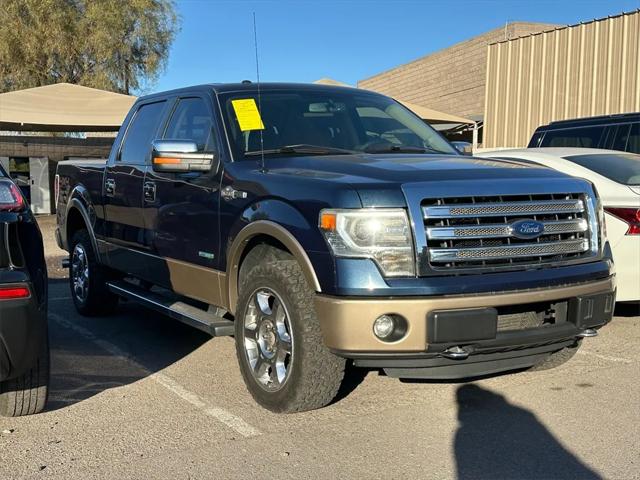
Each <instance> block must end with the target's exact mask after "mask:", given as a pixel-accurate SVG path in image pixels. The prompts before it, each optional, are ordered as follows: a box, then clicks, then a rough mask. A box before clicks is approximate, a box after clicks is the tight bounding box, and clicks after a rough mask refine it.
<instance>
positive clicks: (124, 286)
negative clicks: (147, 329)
mask: <svg viewBox="0 0 640 480" xmlns="http://www.w3.org/2000/svg"><path fill="white" fill-rule="evenodd" d="M107 287H109V290H110V291H111V292H113V293H115V294H116V295H118V296H120V297H124V298H126V299H128V300H131V301H132V302H136V303H139V304H141V305H143V306H145V307H148V308H150V309H152V310H155V311H156V312H160V313H162V314H164V315H167V316H169V317H171V318H173V319H175V320H179V321H180V322H182V323H186V324H187V325H189V326H191V327H195V328H197V329H198V330H202V331H203V332H206V333H208V334H209V335H212V336H214V337H224V336H229V335H233V333H234V326H233V322H232V321H231V320H227V319H226V318H223V317H221V316H219V315H216V314H215V313H211V312H207V311H205V310H202V309H200V308H197V307H194V306H192V305H189V304H188V303H184V302H181V301H176V300H175V299H171V298H167V296H165V295H162V294H160V293H156V292H152V291H149V290H146V289H144V288H140V287H138V286H136V285H132V284H131V283H129V282H125V281H115V282H108V283H107Z"/></svg>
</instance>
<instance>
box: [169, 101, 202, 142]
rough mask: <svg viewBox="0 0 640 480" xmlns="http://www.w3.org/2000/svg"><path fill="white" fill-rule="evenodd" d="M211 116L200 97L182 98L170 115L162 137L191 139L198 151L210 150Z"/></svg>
mask: <svg viewBox="0 0 640 480" xmlns="http://www.w3.org/2000/svg"><path fill="white" fill-rule="evenodd" d="M211 126H212V118H211V113H210V111H209V109H208V108H207V104H206V103H205V101H204V100H203V99H202V98H183V99H181V100H180V101H179V103H178V106H177V107H176V109H175V110H174V112H173V115H171V120H169V124H168V126H167V130H166V131H165V134H164V138H166V139H171V140H192V141H194V142H196V144H197V145H198V150H199V151H211V150H212V148H213V145H212V140H213V138H212V137H213V135H212V130H211Z"/></svg>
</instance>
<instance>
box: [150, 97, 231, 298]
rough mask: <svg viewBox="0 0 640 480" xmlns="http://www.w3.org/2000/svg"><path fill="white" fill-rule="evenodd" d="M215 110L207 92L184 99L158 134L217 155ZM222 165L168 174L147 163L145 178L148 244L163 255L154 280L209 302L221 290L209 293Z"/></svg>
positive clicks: (216, 254)
mask: <svg viewBox="0 0 640 480" xmlns="http://www.w3.org/2000/svg"><path fill="white" fill-rule="evenodd" d="M213 115H214V113H213V109H212V104H211V100H210V99H209V98H208V97H204V96H203V97H187V98H180V99H178V102H177V104H176V106H175V108H174V110H173V113H172V114H171V117H170V118H169V121H168V122H167V127H166V130H165V131H164V132H163V134H162V136H161V137H159V138H163V139H171V140H189V141H193V142H195V143H196V144H197V145H198V150H199V151H200V152H214V153H215V154H216V155H217V154H218V152H217V145H218V144H219V142H218V139H217V138H216V133H215V130H214V129H213V128H212V125H213V118H214V117H213ZM221 170H222V169H221V168H219V169H218V171H210V172H202V173H199V172H191V173H165V172H154V171H153V170H152V169H151V168H149V170H147V174H146V177H145V182H144V184H145V198H144V202H145V219H146V222H147V223H146V228H147V231H148V232H149V237H148V239H149V249H150V250H151V252H152V253H153V254H154V255H155V256H157V257H158V258H160V259H161V262H160V264H159V266H161V268H156V271H155V272H154V278H155V279H154V283H157V284H160V285H163V286H166V287H168V288H172V289H173V290H174V291H176V292H179V293H188V294H190V295H191V296H194V297H197V298H198V299H200V300H203V301H207V302H209V303H215V302H214V300H215V296H216V295H217V292H215V293H214V294H213V296H209V295H208V294H209V293H212V292H213V291H214V290H215V288H216V285H215V283H216V278H217V277H216V275H217V272H216V271H215V268H216V267H217V266H218V265H219V258H218V257H219V232H218V207H219V200H220V177H221ZM185 283H186V284H185ZM195 284H198V287H201V288H198V289H196V288H194V285H195ZM194 291H200V294H195V295H194Z"/></svg>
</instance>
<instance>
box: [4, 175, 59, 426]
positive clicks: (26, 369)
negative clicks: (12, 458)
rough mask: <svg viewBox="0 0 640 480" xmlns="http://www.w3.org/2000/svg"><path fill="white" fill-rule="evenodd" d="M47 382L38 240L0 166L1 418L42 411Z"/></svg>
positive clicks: (43, 271) (44, 305)
mask: <svg viewBox="0 0 640 480" xmlns="http://www.w3.org/2000/svg"><path fill="white" fill-rule="evenodd" d="M48 384H49V342H48V336H47V270H46V265H45V261H44V252H43V247H42V236H41V235H40V230H39V228H38V224H37V223H36V221H35V218H34V216H33V214H32V213H31V210H30V209H29V206H28V205H27V204H26V201H25V200H24V198H23V196H22V194H21V192H20V189H19V188H18V187H17V186H16V185H15V184H14V183H13V182H12V181H11V180H10V179H9V178H8V177H7V175H6V172H4V171H3V170H2V167H0V415H4V416H11V417H15V416H19V415H29V414H32V413H38V412H40V411H42V409H43V408H44V406H45V404H46V401H47V393H48Z"/></svg>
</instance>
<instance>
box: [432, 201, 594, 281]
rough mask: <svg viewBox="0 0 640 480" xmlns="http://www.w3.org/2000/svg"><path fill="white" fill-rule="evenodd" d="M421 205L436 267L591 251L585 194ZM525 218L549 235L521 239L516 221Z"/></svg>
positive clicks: (526, 261) (527, 261)
mask: <svg viewBox="0 0 640 480" xmlns="http://www.w3.org/2000/svg"><path fill="white" fill-rule="evenodd" d="M421 207H422V213H423V217H424V224H425V231H426V236H427V254H428V255H427V257H428V262H429V265H430V266H431V268H433V269H467V268H472V269H477V268H482V267H487V268H493V267H501V266H511V265H514V266H518V265H531V264H543V263H554V262H558V261H565V260H571V259H579V258H581V257H583V256H586V255H589V254H590V252H591V244H590V232H589V218H588V213H589V212H588V208H587V202H586V201H585V199H584V198H583V195H582V194H544V195H525V196H523V195H518V196H514V195H511V196H496V197H467V198H435V199H426V200H424V201H423V202H422V205H421ZM520 220H533V221H535V222H539V223H540V224H542V225H543V226H544V229H543V232H542V233H541V234H540V235H539V236H537V237H535V238H522V236H518V235H517V234H516V233H514V223H515V222H518V221H520Z"/></svg>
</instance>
